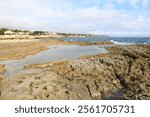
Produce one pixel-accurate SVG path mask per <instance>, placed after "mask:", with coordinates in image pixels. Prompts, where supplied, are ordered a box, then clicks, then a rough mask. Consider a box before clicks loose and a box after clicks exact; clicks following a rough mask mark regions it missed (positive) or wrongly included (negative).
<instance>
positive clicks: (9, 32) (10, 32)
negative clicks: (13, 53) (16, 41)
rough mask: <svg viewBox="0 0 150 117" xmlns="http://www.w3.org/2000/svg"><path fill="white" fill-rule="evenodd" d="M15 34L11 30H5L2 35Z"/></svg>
mask: <svg viewBox="0 0 150 117" xmlns="http://www.w3.org/2000/svg"><path fill="white" fill-rule="evenodd" d="M13 34H15V32H13V31H11V30H7V31H5V32H4V35H13Z"/></svg>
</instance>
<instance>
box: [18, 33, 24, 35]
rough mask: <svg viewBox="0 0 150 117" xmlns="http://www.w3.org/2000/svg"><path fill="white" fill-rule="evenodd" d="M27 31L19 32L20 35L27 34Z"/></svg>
mask: <svg viewBox="0 0 150 117" xmlns="http://www.w3.org/2000/svg"><path fill="white" fill-rule="evenodd" d="M25 34H26V33H25V32H18V35H25Z"/></svg>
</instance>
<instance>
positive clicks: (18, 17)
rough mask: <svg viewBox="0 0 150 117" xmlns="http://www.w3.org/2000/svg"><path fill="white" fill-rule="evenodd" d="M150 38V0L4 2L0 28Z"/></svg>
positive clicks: (22, 0)
mask: <svg viewBox="0 0 150 117" xmlns="http://www.w3.org/2000/svg"><path fill="white" fill-rule="evenodd" d="M2 27H6V28H17V29H25V30H47V31H55V32H67V33H68V32H70V33H90V34H108V35H111V36H150V0H0V28H2Z"/></svg>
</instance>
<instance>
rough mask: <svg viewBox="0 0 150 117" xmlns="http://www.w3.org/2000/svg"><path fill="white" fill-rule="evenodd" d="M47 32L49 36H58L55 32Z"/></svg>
mask: <svg viewBox="0 0 150 117" xmlns="http://www.w3.org/2000/svg"><path fill="white" fill-rule="evenodd" d="M48 34H49V35H50V36H58V34H57V33H56V32H48Z"/></svg>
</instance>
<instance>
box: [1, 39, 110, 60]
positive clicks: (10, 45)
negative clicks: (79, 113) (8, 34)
mask: <svg viewBox="0 0 150 117" xmlns="http://www.w3.org/2000/svg"><path fill="white" fill-rule="evenodd" d="M59 44H63V45H81V46H86V45H105V44H108V45H109V44H112V42H74V41H63V40H57V39H53V38H51V39H31V40H28V39H23V40H18V39H15V40H0V55H1V56H0V61H4V60H14V59H21V58H25V57H26V56H29V55H34V54H36V53H39V52H41V51H43V50H47V49H48V48H47V46H49V45H59Z"/></svg>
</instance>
